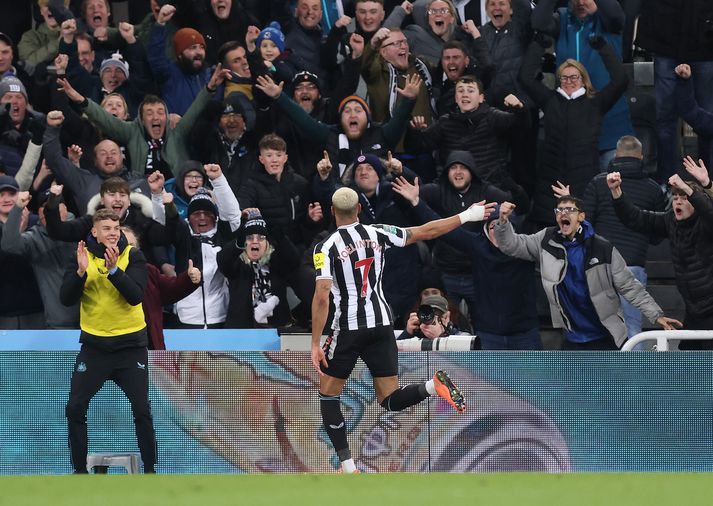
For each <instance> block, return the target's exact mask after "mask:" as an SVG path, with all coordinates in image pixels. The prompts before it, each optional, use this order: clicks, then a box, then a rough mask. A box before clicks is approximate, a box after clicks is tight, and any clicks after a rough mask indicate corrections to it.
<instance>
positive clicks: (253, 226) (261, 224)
mask: <svg viewBox="0 0 713 506" xmlns="http://www.w3.org/2000/svg"><path fill="white" fill-rule="evenodd" d="M253 234H258V235H264V236H266V235H267V224H266V223H265V220H263V219H262V215H261V214H260V213H259V212H255V211H250V212H249V213H248V217H247V219H246V220H245V237H247V236H249V235H253Z"/></svg>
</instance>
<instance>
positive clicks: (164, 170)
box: [144, 138, 173, 179]
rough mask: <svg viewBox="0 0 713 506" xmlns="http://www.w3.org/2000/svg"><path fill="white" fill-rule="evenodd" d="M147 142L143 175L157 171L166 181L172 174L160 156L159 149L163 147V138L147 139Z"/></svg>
mask: <svg viewBox="0 0 713 506" xmlns="http://www.w3.org/2000/svg"><path fill="white" fill-rule="evenodd" d="M147 142H148V145H149V154H148V156H147V157H146V167H145V169H144V174H146V175H149V174H152V173H153V172H154V171H156V170H158V171H160V172H161V174H163V176H164V177H165V178H166V179H170V178H172V177H173V174H172V173H171V170H170V168H169V166H168V163H166V160H164V159H163V156H162V155H161V149H162V148H163V145H164V140H163V138H161V139H149V140H148V141H147Z"/></svg>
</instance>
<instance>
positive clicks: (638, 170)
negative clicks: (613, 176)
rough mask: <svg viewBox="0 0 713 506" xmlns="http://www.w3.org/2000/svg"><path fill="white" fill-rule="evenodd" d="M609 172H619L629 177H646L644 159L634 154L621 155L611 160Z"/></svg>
mask: <svg viewBox="0 0 713 506" xmlns="http://www.w3.org/2000/svg"><path fill="white" fill-rule="evenodd" d="M607 172H609V173H611V172H619V173H621V176H622V177H624V178H629V179H644V178H646V177H648V176H646V174H644V161H643V160H641V159H640V158H635V157H633V156H620V157H617V158H614V159H613V160H612V161H611V162H609V167H607Z"/></svg>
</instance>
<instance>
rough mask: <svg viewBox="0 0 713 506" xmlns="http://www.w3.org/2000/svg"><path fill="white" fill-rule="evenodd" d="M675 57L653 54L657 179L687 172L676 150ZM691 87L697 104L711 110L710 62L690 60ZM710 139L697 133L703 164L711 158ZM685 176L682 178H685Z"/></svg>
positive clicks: (712, 69) (712, 77)
mask: <svg viewBox="0 0 713 506" xmlns="http://www.w3.org/2000/svg"><path fill="white" fill-rule="evenodd" d="M678 63H680V62H678V61H677V60H674V59H673V58H667V57H664V56H656V57H654V85H655V93H656V135H657V137H658V175H659V178H660V179H661V182H665V181H666V180H668V178H669V177H670V176H672V175H673V174H675V173H676V172H678V173H680V174H681V176H683V175H686V176H688V174H687V173H686V171H685V170H684V169H683V168H682V164H681V153H680V151H679V149H678V136H677V128H676V127H677V126H678V110H677V109H676V80H677V79H678V77H677V76H676V73H675V72H674V69H675V68H676V65H678ZM690 66H691V73H692V75H693V77H692V79H693V87H694V93H695V97H696V102H698V106H699V107H701V108H703V109H705V110H706V111H709V112H713V93H711V91H710V90H711V89H712V88H713V61H703V62H691V63H690ZM712 148H713V139H712V138H711V136H709V135H703V136H702V135H699V136H698V157H699V158H701V159H703V162H704V163H705V164H706V167H711V161H712V160H713V156H712V155H713V153H712V152H711V149H712ZM688 178H690V176H689V177H686V178H684V179H688Z"/></svg>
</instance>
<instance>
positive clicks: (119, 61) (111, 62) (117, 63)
mask: <svg viewBox="0 0 713 506" xmlns="http://www.w3.org/2000/svg"><path fill="white" fill-rule="evenodd" d="M109 67H119V69H121V71H122V72H123V73H124V75H125V76H126V78H127V79H128V78H129V64H128V63H127V61H126V60H124V57H123V56H122V55H121V53H119V52H116V53H114V54H112V55H111V58H107V59H106V60H104V61H103V62H102V64H101V67H99V75H102V74H103V73H104V71H105V70H106V69H108V68H109Z"/></svg>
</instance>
